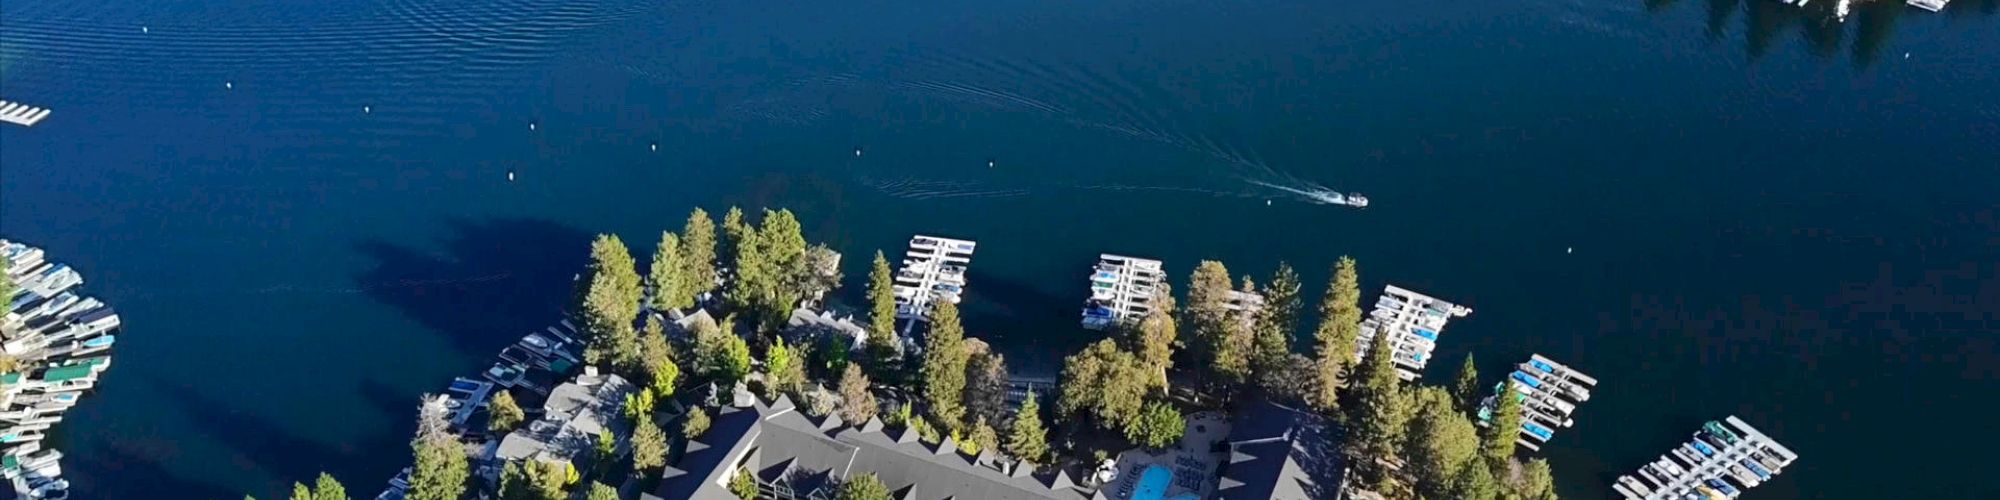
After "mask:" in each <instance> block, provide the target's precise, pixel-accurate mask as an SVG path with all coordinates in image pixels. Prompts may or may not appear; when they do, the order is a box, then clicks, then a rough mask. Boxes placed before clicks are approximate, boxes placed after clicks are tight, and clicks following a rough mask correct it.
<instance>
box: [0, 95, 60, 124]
mask: <svg viewBox="0 0 2000 500" xmlns="http://www.w3.org/2000/svg"><path fill="white" fill-rule="evenodd" d="M51 112H53V111H51V110H49V109H48V108H38V107H34V106H29V105H26V104H21V103H18V102H13V101H7V100H0V122H7V123H12V124H15V125H20V126H23V127H33V126H35V124H36V123H39V122H41V121H42V119H43V118H48V117H49V113H51Z"/></svg>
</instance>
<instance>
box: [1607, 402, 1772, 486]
mask: <svg viewBox="0 0 2000 500" xmlns="http://www.w3.org/2000/svg"><path fill="white" fill-rule="evenodd" d="M1798 458H1799V456H1798V454H1796V453H1793V452H1792V450H1791V449H1790V448H1786V447H1785V445H1782V444H1778V441H1777V440H1775V439H1771V436H1767V435H1765V434H1764V433H1763V431H1759V430H1757V428H1756V427H1751V426H1750V424H1748V423H1745V422H1744V421H1743V420H1742V419H1739V418H1736V417H1735V416H1734V415H1732V416H1729V417H1727V418H1725V419H1723V420H1721V421H1715V420H1711V421H1709V422H1708V423H1707V424H1703V425H1702V428H1701V430H1699V431H1695V433H1694V437H1693V438H1692V439H1691V440H1689V441H1688V442H1687V443H1685V444H1682V445H1680V446H1678V447H1675V448H1674V449H1673V450H1671V451H1669V452H1668V453H1667V454H1666V455H1662V456H1660V458H1659V459H1658V460H1655V461H1653V462H1652V463H1648V464H1646V465H1643V466H1640V468H1639V471H1638V472H1637V473H1634V474H1627V475H1623V476H1618V482H1617V483H1616V484H1613V485H1612V489H1613V490H1616V491H1617V492H1618V494H1619V495H1623V497H1624V498H1626V499H1627V500H1667V499H1680V498H1715V499H1725V498H1735V497H1736V496H1738V495H1741V494H1742V491H1743V490H1747V489H1750V488H1754V487H1756V486H1757V485H1759V484H1762V483H1764V482H1767V481H1770V480H1771V479H1772V478H1773V477H1776V476H1777V475H1778V474H1779V473H1781V472H1784V470H1785V467H1788V466H1791V464H1792V462H1793V461H1796V460H1798Z"/></svg>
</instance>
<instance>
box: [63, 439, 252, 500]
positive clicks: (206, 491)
mask: <svg viewBox="0 0 2000 500" xmlns="http://www.w3.org/2000/svg"><path fill="white" fill-rule="evenodd" d="M63 461H64V462H65V463H66V464H69V465H70V466H72V467H77V468H80V469H84V470H92V471H99V472H98V473H97V474H99V475H101V478H102V479H101V480H95V481H79V480H76V479H75V478H71V483H70V484H71V485H70V493H71V495H70V496H71V498H199V499H212V498H223V499H227V498H237V497H240V496H242V495H243V492H240V491H231V490H230V489H229V488H226V487H223V486H220V485H215V484H209V483H204V482H200V481H196V480H193V479H189V478H184V477H181V476H179V475H176V474H174V473H173V472H169V471H168V470H167V469H166V466H165V464H164V463H163V462H164V460H162V459H160V458H156V457H147V456H143V453H141V452H137V451H134V450H131V449H127V448H126V447H125V446H123V445H120V444H117V443H112V444H109V445H106V446H103V447H99V448H96V449H92V450H90V452H89V453H87V454H77V455H72V456H65V457H63Z"/></svg>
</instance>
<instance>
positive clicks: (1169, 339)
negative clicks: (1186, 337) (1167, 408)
mask: <svg viewBox="0 0 2000 500" xmlns="http://www.w3.org/2000/svg"><path fill="white" fill-rule="evenodd" d="M1165 281H1166V280H1165V278H1162V279H1161V283H1159V284H1158V285H1156V286H1155V287H1154V289H1153V298H1152V300H1151V301H1149V302H1148V304H1149V305H1150V306H1151V307H1152V309H1151V310H1148V311H1146V316H1145V317H1143V318H1140V319H1139V324H1138V326H1136V327H1134V328H1133V329H1132V341H1131V344H1132V352H1133V353H1135V354H1138V356H1139V360H1140V362H1142V363H1144V364H1145V365H1146V367H1147V372H1148V373H1147V377H1146V378H1147V380H1148V383H1147V385H1149V386H1151V387H1152V388H1154V389H1158V390H1160V391H1161V392H1165V391H1166V390H1167V370H1171V369H1173V366H1174V360H1173V357H1174V342H1176V341H1178V339H1179V337H1180V326H1179V325H1177V324H1176V323H1175V321H1174V294H1173V287H1172V286H1170V285H1168V284H1167V283H1166V282H1165Z"/></svg>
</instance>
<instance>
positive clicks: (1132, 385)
mask: <svg viewBox="0 0 2000 500" xmlns="http://www.w3.org/2000/svg"><path fill="white" fill-rule="evenodd" d="M1149 373H1150V372H1149V371H1148V370H1147V369H1146V366H1145V365H1144V364H1143V363H1141V362H1140V361H1139V359H1138V357H1136V356H1133V355H1132V353H1129V352H1125V351H1124V350H1123V349H1119V348H1118V343H1117V342H1113V341H1112V340H1111V339H1104V340H1099V341H1097V342H1096V343H1093V344H1091V345H1090V347H1087V348H1084V350H1083V352H1079V353H1076V354H1072V355H1070V357H1069V358H1068V359H1066V360H1064V363H1063V371H1062V382H1061V386H1062V393H1061V395H1060V396H1059V397H1058V398H1057V400H1056V413H1057V414H1058V415H1059V416H1074V415H1078V414H1082V415H1087V416H1089V417H1092V418H1093V419H1094V420H1095V421H1096V422H1097V425H1098V426H1099V427H1102V428H1105V429H1112V430H1120V429H1124V428H1125V427H1126V426H1127V425H1130V424H1131V423H1132V421H1133V420H1134V419H1137V418H1138V417H1139V410H1140V409H1141V407H1142V406H1143V405H1144V404H1145V401H1146V394H1147V392H1148V389H1149V388H1148V382H1147V380H1148V377H1147V376H1148V375H1149Z"/></svg>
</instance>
